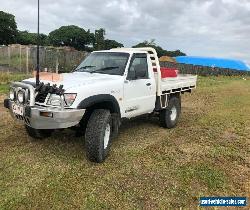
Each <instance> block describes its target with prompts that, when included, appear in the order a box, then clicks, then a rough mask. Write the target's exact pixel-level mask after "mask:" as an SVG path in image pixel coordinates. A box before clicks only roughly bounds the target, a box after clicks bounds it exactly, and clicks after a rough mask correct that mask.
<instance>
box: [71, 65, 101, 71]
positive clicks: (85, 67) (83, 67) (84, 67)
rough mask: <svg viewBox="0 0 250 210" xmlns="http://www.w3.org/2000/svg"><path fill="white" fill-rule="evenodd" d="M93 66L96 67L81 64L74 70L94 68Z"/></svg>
mask: <svg viewBox="0 0 250 210" xmlns="http://www.w3.org/2000/svg"><path fill="white" fill-rule="evenodd" d="M94 67H96V66H82V67H80V68H78V69H75V71H80V70H82V69H88V68H94Z"/></svg>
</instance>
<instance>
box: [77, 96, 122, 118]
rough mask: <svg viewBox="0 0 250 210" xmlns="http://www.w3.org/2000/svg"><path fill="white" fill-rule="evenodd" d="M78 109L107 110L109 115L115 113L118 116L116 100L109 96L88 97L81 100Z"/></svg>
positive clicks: (118, 109)
mask: <svg viewBox="0 0 250 210" xmlns="http://www.w3.org/2000/svg"><path fill="white" fill-rule="evenodd" d="M77 108H78V109H87V110H94V109H95V108H96V109H108V110H110V112H111V113H117V114H119V115H120V113H121V112H120V106H119V103H118V101H117V100H116V98H115V97H114V96H112V95H109V94H100V95H94V96H90V97H88V98H85V99H84V100H82V101H81V102H80V103H79V105H78V106H77Z"/></svg>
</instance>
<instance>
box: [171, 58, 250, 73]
mask: <svg viewBox="0 0 250 210" xmlns="http://www.w3.org/2000/svg"><path fill="white" fill-rule="evenodd" d="M176 61H177V62H178V63H185V64H193V65H200V66H210V67H219V68H229V69H236V70H241V71H250V67H249V66H248V65H247V64H246V63H244V62H242V61H240V60H233V59H223V58H207V57H197V56H178V57H176Z"/></svg>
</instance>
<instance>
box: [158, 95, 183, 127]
mask: <svg viewBox="0 0 250 210" xmlns="http://www.w3.org/2000/svg"><path fill="white" fill-rule="evenodd" d="M180 115H181V100H180V98H179V97H172V98H170V100H169V102H168V107H167V108H166V109H164V110H162V111H161V112H160V125H161V126H162V127H164V128H174V127H175V126H176V124H177V123H178V120H179V117H180Z"/></svg>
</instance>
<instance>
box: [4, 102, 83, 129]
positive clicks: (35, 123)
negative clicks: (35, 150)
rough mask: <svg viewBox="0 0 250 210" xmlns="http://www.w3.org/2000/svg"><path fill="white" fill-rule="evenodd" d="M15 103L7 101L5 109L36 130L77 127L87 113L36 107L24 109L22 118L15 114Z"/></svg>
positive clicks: (81, 110) (77, 110) (78, 110)
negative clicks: (13, 108) (13, 106)
mask: <svg viewBox="0 0 250 210" xmlns="http://www.w3.org/2000/svg"><path fill="white" fill-rule="evenodd" d="M13 103H14V102H13V101H11V100H9V99H5V100H4V107H5V108H8V109H9V110H10V111H11V115H12V116H13V117H14V118H15V119H18V120H20V121H22V122H23V123H25V124H27V125H28V126H30V127H32V128H35V129H58V128H69V127H72V126H75V125H77V124H78V123H79V122H80V120H81V119H82V117H83V115H84V113H85V109H65V108H64V109H61V108H52V107H42V106H37V105H35V106H26V107H24V114H23V116H21V115H16V114H14V113H13V111H12V105H13ZM45 115H47V116H45Z"/></svg>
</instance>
